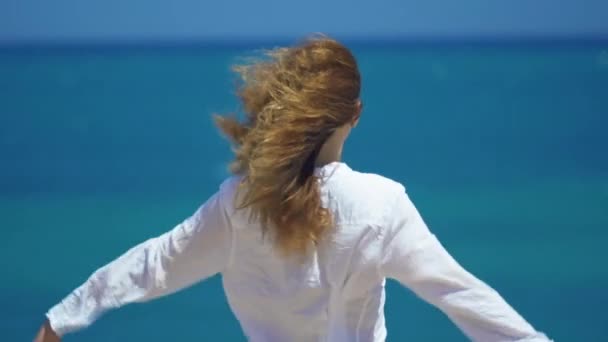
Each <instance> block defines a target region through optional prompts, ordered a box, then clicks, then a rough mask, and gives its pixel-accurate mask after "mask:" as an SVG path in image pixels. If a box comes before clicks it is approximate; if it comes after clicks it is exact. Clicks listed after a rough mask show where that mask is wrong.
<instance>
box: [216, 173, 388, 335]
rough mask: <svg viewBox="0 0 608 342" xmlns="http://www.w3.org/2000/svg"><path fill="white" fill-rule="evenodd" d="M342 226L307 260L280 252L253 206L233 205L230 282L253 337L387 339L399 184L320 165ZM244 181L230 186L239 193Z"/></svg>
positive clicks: (327, 198)
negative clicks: (389, 248) (388, 247)
mask: <svg viewBox="0 0 608 342" xmlns="http://www.w3.org/2000/svg"><path fill="white" fill-rule="evenodd" d="M315 174H316V175H317V176H318V177H319V179H320V183H321V184H320V186H321V195H322V201H323V203H324V205H325V206H326V207H327V208H329V209H330V211H331V214H332V217H333V218H334V221H335V229H334V230H333V231H331V232H330V233H329V234H328V236H327V237H326V239H324V240H323V241H322V242H321V243H320V244H319V245H318V246H316V247H315V248H312V249H311V252H310V253H309V254H307V255H306V256H304V257H300V258H284V257H282V256H281V255H278V254H277V252H276V249H274V248H273V245H272V243H271V241H269V240H268V239H263V238H262V235H261V229H260V227H259V223H251V222H250V219H249V213H248V212H247V211H246V210H242V211H238V210H234V209H231V210H230V214H229V216H230V218H231V219H230V223H231V226H232V230H233V234H234V236H233V238H234V243H233V245H232V248H233V251H232V253H231V258H232V260H231V262H230V266H229V267H227V268H226V270H225V271H224V272H223V281H224V288H225V290H226V294H227V296H228V299H229V302H230V305H231V307H232V309H233V310H234V312H235V314H236V316H237V317H238V319H239V321H240V322H241V325H242V327H243V329H244V331H245V333H246V334H247V336H248V337H249V338H250V339H251V340H252V341H288V340H289V341H319V340H323V341H325V340H328V341H357V340H361V341H379V340H384V337H385V335H386V329H385V327H384V315H383V304H384V277H383V276H381V274H380V272H379V268H378V266H379V265H380V261H381V258H382V244H383V241H384V240H383V233H384V232H383V228H385V226H386V224H385V222H387V220H388V215H389V208H390V205H391V199H393V200H394V199H395V198H396V196H397V194H398V191H399V185H398V184H397V183H395V182H393V181H390V180H388V179H386V178H383V177H380V176H377V175H373V174H364V173H358V172H355V171H353V170H351V169H350V168H349V167H348V166H347V165H346V164H344V163H338V162H336V163H331V164H328V165H325V166H324V167H322V168H317V169H316V170H315ZM237 183H238V178H237V179H233V180H230V181H229V183H228V185H227V186H225V190H224V191H226V192H227V193H228V194H230V193H232V192H233V191H234V190H235V189H236V186H237Z"/></svg>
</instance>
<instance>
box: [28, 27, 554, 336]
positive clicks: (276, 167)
mask: <svg viewBox="0 0 608 342" xmlns="http://www.w3.org/2000/svg"><path fill="white" fill-rule="evenodd" d="M237 71H238V72H239V73H240V75H241V76H242V80H243V83H242V86H241V87H240V91H239V97H240V99H241V101H242V104H243V108H244V111H245V113H247V118H246V122H244V123H240V122H239V121H237V120H235V119H233V118H227V117H217V118H216V120H217V124H218V126H219V127H220V129H221V130H222V131H223V132H224V133H225V134H226V135H227V136H228V137H229V138H230V139H231V140H232V142H233V143H234V145H235V153H236V158H235V161H234V163H233V165H232V170H233V173H234V176H232V177H230V178H229V179H227V180H226V181H224V182H223V184H221V186H220V187H219V191H218V192H217V193H216V194H215V195H213V196H212V197H211V198H209V199H208V200H207V202H206V203H204V204H203V205H202V206H201V207H200V208H199V209H198V210H197V211H196V212H195V213H194V215H193V216H191V217H190V218H188V219H186V220H185V221H184V222H183V223H181V224H179V225H178V226H177V227H175V228H174V229H173V230H171V231H169V232H167V233H165V234H163V235H161V236H159V237H156V238H154V239H150V240H148V241H146V242H143V243H142V244H140V245H138V246H136V247H134V248H132V249H131V250H129V251H128V252H126V253H125V254H124V255H123V256H121V257H120V258H118V259H116V260H115V261H113V262H111V263H110V264H108V265H106V266H104V267H102V268H100V269H99V270H97V271H96V272H95V273H94V274H93V275H92V276H91V277H90V278H89V279H88V280H87V281H86V282H85V283H84V284H83V285H81V286H80V287H79V288H77V289H76V290H75V291H74V292H72V293H71V294H70V295H68V296H67V297H66V298H65V299H64V300H63V301H62V302H61V303H59V304H57V305H56V306H54V307H53V308H51V309H50V310H49V311H48V313H47V318H48V320H47V322H46V323H45V324H44V325H43V327H42V328H41V330H40V332H39V334H38V336H37V338H36V341H39V342H50V341H58V340H59V337H60V336H63V335H64V334H67V333H69V332H73V331H75V330H78V329H82V328H84V327H86V326H88V325H90V324H92V323H93V321H94V320H95V319H96V318H97V317H99V316H100V315H101V314H102V313H104V312H105V311H107V310H109V309H113V308H117V307H120V306H123V305H125V304H128V303H132V302H143V301H148V300H151V299H154V298H157V297H160V296H164V295H167V294H170V293H172V292H175V291H178V290H180V289H183V288H184V287H187V286H189V285H192V284H194V283H195V282H198V281H201V280H203V279H206V278H208V277H210V276H212V275H214V274H217V273H221V274H222V278H223V285H224V289H225V291H226V295H227V298H228V301H229V304H230V307H231V309H232V310H233V311H234V313H235V315H236V317H237V318H238V320H239V322H240V324H241V327H242V329H243V331H244V333H245V335H246V336H247V338H248V339H249V340H251V341H321V340H323V341H384V340H385V338H386V334H387V332H386V328H385V324H384V313H383V306H384V300H385V289H384V284H385V279H386V278H387V277H390V278H393V279H396V280H397V281H399V282H400V283H401V284H403V285H404V286H406V287H408V288H410V289H411V290H413V291H414V292H415V293H416V294H417V295H418V296H420V297H421V298H423V299H424V300H426V301H428V302H429V303H431V304H433V305H435V306H437V307H438V308H439V309H441V310H442V311H443V312H444V313H446V314H447V315H448V316H449V318H450V319H451V320H452V321H453V322H454V323H455V324H456V325H457V326H458V327H459V328H460V329H461V330H462V331H463V332H464V333H465V334H466V335H467V336H468V337H469V338H470V339H472V340H475V341H548V338H547V337H545V335H543V334H542V333H540V332H537V331H536V330H535V329H534V328H533V327H532V326H530V324H528V323H527V322H526V321H525V320H524V319H523V318H522V317H521V316H520V315H518V314H517V313H516V312H515V311H514V310H513V309H512V308H511V307H510V306H509V305H508V304H507V303H506V302H505V301H504V300H503V299H502V298H501V297H500V296H499V294H497V293H496V292H495V291H494V290H493V289H492V288H490V287H489V286H487V285H486V284H485V283H483V282H482V281H480V280H478V279H477V278H475V277H474V276H473V275H471V274H470V273H468V272H467V271H465V270H464V269H463V268H462V267H461V266H460V265H459V264H458V263H457V262H456V261H455V260H454V259H453V258H452V257H451V256H450V255H449V254H448V252H446V250H445V249H444V248H443V247H442V245H441V244H440V243H439V241H438V240H437V239H436V238H435V236H434V235H433V234H432V233H431V232H430V231H429V230H428V228H427V226H426V225H425V223H424V222H423V220H422V218H421V217H420V215H419V214H418V211H417V210H416V208H415V207H414V205H413V204H412V202H411V201H410V199H409V198H408V195H407V194H406V192H405V188H404V187H403V186H402V185H401V184H399V183H397V182H394V181H392V180H389V179H387V178H384V177H382V176H379V175H375V174H367V173H360V172H356V171H354V170H352V169H351V168H349V166H348V165H347V164H345V163H343V162H341V161H340V160H341V154H342V147H343V145H344V141H345V140H346V138H347V137H348V135H349V133H350V131H351V129H352V128H353V127H355V126H356V125H357V123H358V121H359V116H360V114H361V108H362V105H361V101H360V99H359V92H360V76H359V71H358V68H357V63H356V61H355V58H354V57H353V55H352V54H351V52H350V51H349V50H348V49H347V48H346V47H344V46H343V45H341V44H340V43H338V42H336V41H335V40H332V39H329V38H325V37H320V38H314V39H309V40H307V41H305V42H304V43H303V44H301V45H299V46H295V47H291V48H282V49H276V50H273V51H272V52H270V53H269V58H268V59H267V60H264V61H260V62H258V63H254V64H251V65H245V66H241V67H238V68H237Z"/></svg>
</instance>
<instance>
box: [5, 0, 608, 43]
mask: <svg viewBox="0 0 608 342" xmlns="http://www.w3.org/2000/svg"><path fill="white" fill-rule="evenodd" d="M314 32H323V33H327V34H330V35H334V36H342V37H350V38H377V37H390V38H420V37H422V38H428V37H431V38H441V37H480V36H482V37H483V36H490V37H496V36H603V37H608V0H500V1H498V0H459V1H456V0H424V1H422V0H421V1H410V0H368V1H360V0H351V1H347V0H306V1H302V0H301V1H289V0H215V1H211V0H173V1H171V0H163V1H160V0H103V1H87V0H78V1H77V0H72V1H70V0H53V1H43V0H0V42H15V41H16V42H22V41H70V40H75V41H82V40H85V41H86V40H110V41H114V40H192V39H194V40H198V39H259V38H288V37H289V38H290V37H295V36H301V35H305V34H310V33H314Z"/></svg>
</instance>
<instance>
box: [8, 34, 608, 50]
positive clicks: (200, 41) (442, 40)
mask: <svg viewBox="0 0 608 342" xmlns="http://www.w3.org/2000/svg"><path fill="white" fill-rule="evenodd" d="M309 36H313V35H305V36H300V37H298V38H296V37H292V36H274V37H272V36H267V37H246V36H230V37H192V38H152V37H149V38H120V39H116V38H90V39H89V38H78V39H74V38H62V39H0V49H2V50H5V49H28V48H127V49H128V48H213V47H227V48H228V47H239V48H241V47H242V48H247V47H257V46H260V45H271V44H272V45H275V44H280V45H291V44H294V43H297V42H299V41H302V40H303V39H305V38H306V37H309ZM330 37H332V38H335V39H337V40H339V41H340V42H343V43H345V44H352V45H355V46H357V45H358V46H399V45H403V46H407V45H461V44H472V45H495V44H507V45H537V44H538V45H553V44H564V43H569V44H574V45H578V44H582V45H589V44H592V45H594V44H608V34H559V35H546V34H538V35H530V34H525V35H523V34H522V35H517V34H492V35H483V34H481V35H410V36H391V35H378V36H347V35H342V36H340V35H332V36H330Z"/></svg>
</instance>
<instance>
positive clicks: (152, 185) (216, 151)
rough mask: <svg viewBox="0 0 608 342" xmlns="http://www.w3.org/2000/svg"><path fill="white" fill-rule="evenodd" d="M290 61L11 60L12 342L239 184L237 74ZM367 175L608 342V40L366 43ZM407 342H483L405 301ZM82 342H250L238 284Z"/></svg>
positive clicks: (115, 323) (7, 298)
mask: <svg viewBox="0 0 608 342" xmlns="http://www.w3.org/2000/svg"><path fill="white" fill-rule="evenodd" d="M277 45H281V44H280V42H272V41H264V42H253V41H249V42H234V43H231V42H220V43H218V42H211V43H207V42H191V43H183V44H182V43H175V44H172V43H158V44H155V43H150V44H148V43H146V44H137V43H134V44H130V43H126V44H119V43H117V44H114V43H99V44H97V43H82V44H81V43H76V44H46V45H45V44H43V45H23V46H19V45H15V46H12V45H9V46H2V47H0V236H1V238H0V270H1V271H0V308H1V310H0V340H1V341H6V342H13V341H15V342H17V341H31V340H32V339H33V337H34V335H35V333H36V330H37V328H38V326H39V325H40V324H41V323H42V322H43V320H44V314H45V312H46V311H47V310H48V309H49V308H50V307H51V306H53V305H54V304H55V303H57V302H58V301H60V300H61V299H62V298H63V297H64V296H65V295H67V294H68V293H69V292H70V291H71V290H73V289H74V288H75V287H77V286H78V285H80V284H81V283H82V282H83V281H85V280H86V279H87V277H88V276H89V275H90V274H91V273H92V272H93V271H95V270H96V269H97V268H99V267H101V266H103V265H104V264H106V263H108V262H110V261H111V260H113V259H114V258H116V257H118V256H119V255H120V254H121V253H123V252H125V251H126V250H127V249H129V248H130V247H131V246H134V245H135V244H137V243H139V242H142V241H144V240H146V239H148V238H151V237H154V236H157V235H159V234H161V233H163V232H165V231H167V230H169V229H171V228H172V227H173V226H174V225H176V224H177V223H179V222H181V221H182V220H183V219H184V218H186V217H187V216H189V215H190V214H191V213H193V212H194V210H195V209H196V208H197V207H198V206H199V205H200V204H201V203H203V202H204V201H205V200H206V199H207V198H208V197H209V196H210V195H211V194H213V193H214V192H215V191H216V190H217V188H218V185H219V184H220V183H221V181H222V180H223V179H224V178H225V177H227V176H228V175H229V173H228V171H227V164H228V163H229V162H230V160H231V158H232V155H231V153H232V152H231V149H230V146H229V144H228V143H227V142H226V141H225V140H224V139H223V138H222V136H221V135H220V134H219V133H218V132H217V130H216V129H215V127H214V125H213V123H212V119H211V118H212V115H213V114H215V113H218V114H225V113H238V112H239V108H240V107H239V104H238V101H237V99H236V97H235V89H234V86H235V84H236V79H235V76H234V74H232V72H231V65H233V64H235V63H239V62H242V61H243V60H246V58H247V57H248V56H252V55H253V56H255V55H258V54H259V53H260V50H263V49H268V48H272V47H274V46H277ZM349 46H350V47H351V48H352V50H353V51H354V53H355V55H356V57H357V59H358V61H359V65H360V69H361V74H362V81H363V89H362V99H363V102H364V111H363V113H362V117H361V121H360V124H359V125H358V126H357V128H356V129H355V130H354V131H353V133H352V135H351V137H350V138H349V140H348V142H347V143H346V146H345V150H344V155H343V160H344V162H346V163H347V164H348V165H349V166H350V167H351V168H353V169H356V170H359V171H362V172H373V173H378V174H381V175H384V176H386V177H390V178H392V179H394V180H397V181H399V182H401V183H403V184H404V185H405V187H406V188H407V191H408V193H409V195H410V197H411V198H412V199H413V201H414V203H415V204H416V205H417V207H418V209H419V211H420V212H421V214H422V216H423V217H424V218H425V220H426V221H427V224H428V225H429V227H430V229H431V230H432V231H433V232H434V233H435V234H436V235H437V236H438V238H439V239H440V240H441V241H442V243H443V244H444V245H445V246H446V248H447V249H448V251H449V252H450V253H451V254H452V255H453V256H454V258H455V259H456V260H458V261H459V262H460V263H461V265H463V266H464V267H465V268H466V269H467V270H469V271H470V272H471V273H473V274H475V275H476V276H478V277H479V278H480V279H482V280H484V281H485V282H487V283H488V284H490V285H491V286H492V287H494V288H495V289H496V290H497V291H498V292H499V293H500V294H501V295H502V296H503V297H504V298H505V299H506V300H507V301H508V302H509V303H510V304H511V305H512V306H513V307H514V308H515V309H516V310H517V311H518V312H519V313H520V314H521V315H522V316H524V317H525V318H526V320H528V321H529V322H530V323H531V324H532V325H533V326H534V327H535V328H537V329H538V330H541V331H544V332H545V333H546V334H547V335H548V336H549V337H551V338H553V339H554V340H555V341H560V342H561V341H573V342H593V341H597V342H601V341H608V313H607V308H608V266H607V263H608V40H592V41H580V40H567V39H566V40H556V41H518V40H512V41H500V40H496V41H491V40H488V41H466V40H464V41H446V42H442V41H427V42H425V41H413V42H411V41H383V42H365V41H354V42H352V44H350V45H349ZM385 312H386V316H387V328H388V341H467V339H466V337H465V336H464V335H463V334H462V333H461V332H460V331H459V330H458V328H457V327H456V326H455V325H454V324H452V323H451V322H450V320H449V319H448V318H447V316H445V315H444V314H443V313H442V312H441V311H439V310H438V309H436V308H434V307H433V306H431V305H430V304H427V303H426V302H424V301H422V300H421V299H419V298H418V297H416V296H415V295H414V294H412V293H411V292H410V291H409V290H408V289H407V288H404V287H402V286H401V285H399V284H398V283H396V282H393V281H389V282H388V284H387V303H386V307H385ZM64 340H65V341H67V342H70V341H92V342H107V341H147V342H153V341H245V340H246V338H245V336H244V335H243V333H242V331H241V329H240V327H239V324H238V321H237V320H236V318H235V317H234V315H233V314H232V312H231V311H230V309H229V307H228V305H227V302H226V297H225V295H224V293H223V290H222V287H221V278H220V276H214V277H213V278H211V279H208V280H206V281H203V282H201V283H199V284H197V285H195V286H193V287H191V288H189V289H187V290H184V291H181V292H178V293H176V294H173V295H170V296H167V297H163V298H161V299H158V300H155V301H152V302H148V303H143V304H132V305H128V306H126V307H123V308H120V309H117V310H113V311H110V312H107V313H106V314H104V315H103V316H102V317H99V319H98V320H97V321H96V323H95V324H93V325H92V326H90V327H88V328H86V329H83V330H81V331H79V332H77V333H74V334H70V335H67V336H66V337H65V339H64Z"/></svg>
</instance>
